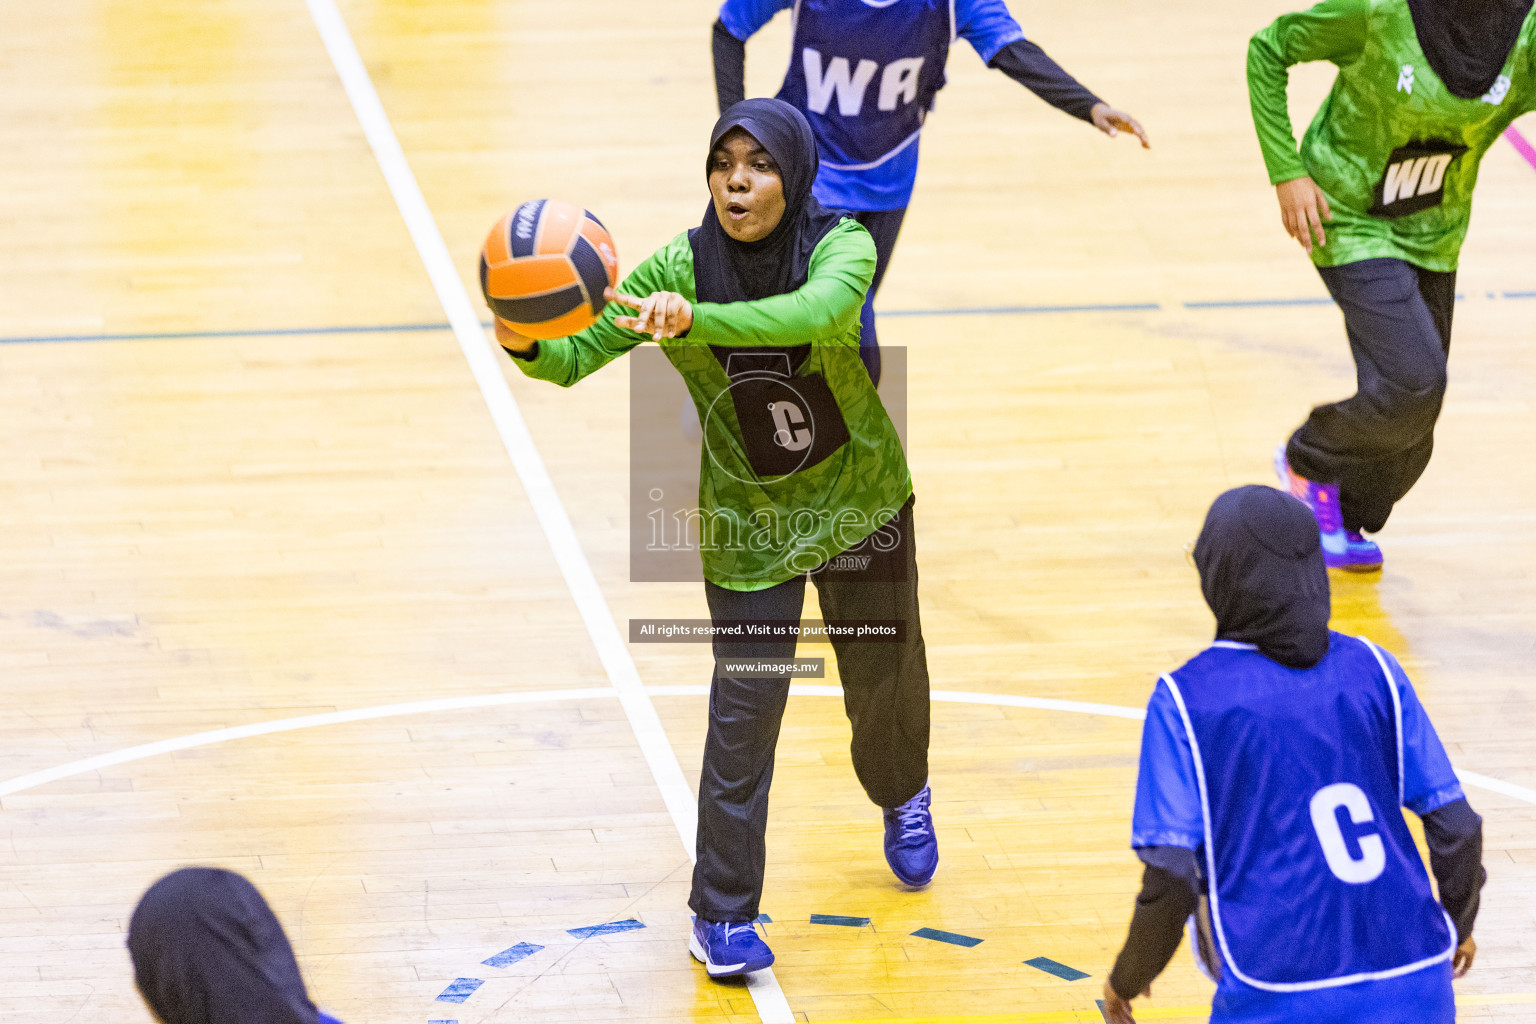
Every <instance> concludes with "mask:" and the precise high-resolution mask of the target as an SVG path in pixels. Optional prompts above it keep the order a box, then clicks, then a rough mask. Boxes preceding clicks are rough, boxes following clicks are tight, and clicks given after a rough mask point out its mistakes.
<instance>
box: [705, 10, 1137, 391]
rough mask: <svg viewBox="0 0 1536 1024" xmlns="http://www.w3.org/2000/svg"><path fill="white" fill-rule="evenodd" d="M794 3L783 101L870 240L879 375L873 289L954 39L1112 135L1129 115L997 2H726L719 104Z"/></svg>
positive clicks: (824, 195) (829, 202)
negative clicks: (804, 123) (1030, 36)
mask: <svg viewBox="0 0 1536 1024" xmlns="http://www.w3.org/2000/svg"><path fill="white" fill-rule="evenodd" d="M790 8H793V10H794V48H793V53H792V56H791V57H790V61H789V70H788V72H787V73H786V74H785V76H784V85H783V87H782V88H780V90H779V99H781V100H785V101H787V102H789V103H792V104H794V105H795V106H796V107H798V108H799V109H800V111H801V113H803V114H804V115H805V116H806V119H807V120H808V121H810V123H811V130H812V131H813V132H814V133H815V135H816V143H817V148H818V150H819V151H820V157H821V173H820V174H819V176H818V177H817V179H816V188H815V194H816V198H817V199H818V200H819V201H820V202H821V204H822V205H823V206H826V207H827V208H829V209H840V210H851V211H853V212H854V213H855V215H856V217H857V219H858V221H859V223H861V224H863V225H864V227H865V228H867V229H868V230H869V233H870V235H871V236H873V238H874V241H875V254H876V263H875V276H874V280H873V282H872V283H871V284H870V286H869V293H868V295H867V296H866V297H865V301H864V309H863V311H862V314H861V318H860V322H861V328H862V330H861V337H860V346H859V347H860V355H861V356H862V357H863V359H864V364H865V366H867V367H868V368H869V372H870V376H871V377H872V378H873V379H874V380H875V382H876V383H877V384H878V383H879V381H880V349H879V347H878V345H877V344H876V341H875V315H874V300H875V292H876V291H878V290H879V288H880V282H881V280H882V279H883V278H884V276H885V269H886V266H887V264H888V263H889V262H890V258H891V250H892V249H893V248H894V247H895V245H896V235H897V233H898V232H899V231H900V230H901V222H902V218H903V217H904V216H905V215H906V212H907V203H908V200H909V199H910V198H911V196H912V184H913V182H914V181H915V180H916V177H917V149H918V139H919V136H920V135H921V134H922V130H923V121H924V119H925V118H926V117H927V116H928V111H929V110H931V109H932V108H933V100H934V96H935V95H936V94H937V93H938V91H939V90H940V89H941V88H943V86H944V65H945V63H946V61H947V60H948V59H949V48H950V46H951V45H952V44H953V43H954V41H955V40H956V39H957V38H964V39H965V40H967V41H968V42H969V43H970V44H971V45H972V46H973V47H975V49H976V52H977V53H978V54H979V55H980V56H981V59H982V60H983V61H985V62H986V63H987V66H989V67H993V68H997V69H998V70H999V71H1002V72H1003V73H1004V74H1006V75H1008V76H1009V77H1010V78H1012V79H1014V80H1015V81H1018V82H1020V83H1021V84H1023V85H1024V86H1026V87H1028V88H1029V89H1031V90H1033V91H1034V92H1035V94H1036V95H1038V96H1040V97H1041V98H1042V99H1044V100H1045V101H1046V102H1048V103H1050V104H1052V105H1053V106H1055V107H1057V108H1058V109H1060V110H1063V111H1065V112H1066V113H1068V114H1071V115H1072V116H1074V117H1078V118H1081V119H1082V120H1084V121H1088V122H1090V123H1092V124H1093V125H1094V126H1096V127H1097V128H1098V129H1099V130H1100V131H1103V132H1105V133H1106V134H1108V135H1116V134H1118V133H1119V132H1122V131H1125V132H1133V133H1135V134H1136V135H1137V136H1138V137H1139V138H1140V139H1141V142H1142V145H1143V146H1146V145H1148V142H1147V137H1146V133H1145V132H1143V131H1142V128H1141V125H1139V124H1137V123H1136V121H1135V119H1134V118H1132V117H1130V116H1128V115H1126V114H1123V113H1121V112H1120V111H1118V110H1115V109H1113V108H1112V107H1110V106H1109V105H1108V104H1106V103H1104V102H1103V101H1101V100H1100V99H1099V98H1098V97H1097V96H1095V95H1094V94H1093V93H1091V92H1089V91H1088V90H1087V89H1085V88H1084V87H1083V86H1082V85H1081V84H1079V83H1078V82H1077V80H1076V79H1074V78H1073V77H1072V76H1071V75H1069V74H1067V73H1066V72H1065V71H1063V70H1062V69H1061V67H1060V66H1058V65H1057V64H1056V62H1055V61H1053V60H1051V58H1050V57H1048V56H1046V54H1045V51H1043V50H1041V49H1040V47H1038V46H1036V45H1035V44H1034V43H1031V42H1029V41H1028V40H1026V39H1025V38H1024V33H1023V31H1021V30H1020V28H1019V25H1018V23H1017V22H1016V21H1014V20H1013V15H1011V14H1010V13H1009V12H1008V7H1007V4H1006V3H1004V0H725V2H724V3H722V4H721V6H720V18H719V20H718V21H716V22H715V27H714V58H715V91H716V94H717V97H718V99H719V101H720V110H721V112H722V113H723V112H724V111H725V110H726V109H727V108H728V107H730V106H731V105H732V104H734V103H737V102H739V101H740V100H742V99H743V98H745V92H746V86H745V79H744V75H745V59H746V39H747V38H748V37H749V36H751V35H753V34H754V33H755V32H757V30H758V29H760V28H762V27H763V26H764V25H766V24H767V23H768V22H769V21H770V20H771V19H772V18H773V16H774V15H775V14H777V13H778V12H779V11H782V10H786V9H790Z"/></svg>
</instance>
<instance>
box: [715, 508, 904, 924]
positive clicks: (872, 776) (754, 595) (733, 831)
mask: <svg viewBox="0 0 1536 1024" xmlns="http://www.w3.org/2000/svg"><path fill="white" fill-rule="evenodd" d="M912 504H913V502H912V499H910V498H909V499H907V503H906V505H904V506H903V507H902V509H901V512H900V514H899V515H898V516H897V517H896V518H895V519H894V520H892V521H891V528H894V530H895V532H896V534H897V536H898V537H899V540H898V541H897V543H896V544H895V546H894V547H892V548H891V550H888V551H881V550H879V547H878V546H877V545H873V544H870V543H869V542H868V541H867V540H866V541H864V542H861V543H860V544H858V545H855V547H854V548H852V549H851V550H852V551H854V552H863V553H865V554H868V555H869V556H870V559H869V562H868V564H867V565H866V566H865V567H864V568H862V569H841V568H837V567H836V566H835V562H836V561H837V560H835V559H834V563H832V564H829V565H827V566H824V567H823V568H821V569H818V570H817V571H815V572H813V573H811V574H810V576H811V579H812V580H813V581H814V582H815V584H816V591H817V594H818V596H819V597H820V598H821V611H822V615H823V616H824V617H825V618H827V619H841V620H856V621H899V622H902V623H904V624H905V627H906V629H905V636H904V637H903V639H902V642H900V643H861V642H852V641H846V640H840V639H833V640H832V650H833V652H834V653H835V654H836V655H837V672H838V676H839V677H840V678H841V679H842V683H843V706H844V710H845V711H847V713H848V720H849V722H850V724H851V725H852V727H853V741H852V743H851V746H850V752H851V753H852V755H853V771H854V774H855V775H857V776H858V779H859V783H860V784H861V785H862V786H863V787H864V792H865V793H867V794H868V795H869V798H870V800H871V801H872V802H873V803H875V804H877V805H879V806H881V807H896V806H899V805H901V804H903V803H906V802H907V801H908V800H910V799H912V797H914V796H916V795H917V793H918V791H919V790H921V789H922V788H923V786H924V785H925V784H926V783H927V781H928V731H929V719H928V655H927V651H926V649H925V648H924V646H923V627H922V623H921V621H920V620H919V618H918V611H917V541H916V538H915V536H914V534H913V529H912ZM704 593H705V596H706V597H707V598H708V599H709V614H710V618H711V619H712V620H713V621H714V622H715V623H716V624H717V625H721V624H724V623H727V622H751V621H758V622H761V621H764V620H771V621H779V622H786V621H787V622H799V621H800V612H801V609H802V607H803V605H804V602H805V577H804V576H796V577H795V578H794V579H791V580H788V581H786V582H784V583H780V584H779V585H778V586H774V587H769V588H768V589H766V590H750V591H741V590H728V589H726V588H725V587H719V586H716V585H715V584H713V583H710V582H707V581H706V582H705V584H704ZM794 654H795V641H794V640H793V639H790V640H755V641H746V642H736V643H723V642H717V643H716V644H715V657H716V659H717V662H716V664H717V666H718V664H719V659H735V658H791V657H794ZM709 691H710V692H709V732H708V733H707V735H706V736H705V740H704V766H703V768H702V770H701V771H700V773H699V833H698V842H697V860H696V863H695V865H694V869H693V892H692V894H691V895H690V896H689V898H688V905H689V906H690V907H692V908H693V911H694V913H696V914H698V915H699V916H700V917H702V918H703V919H704V920H706V921H730V922H746V921H753V920H756V918H757V915H758V901H759V900H760V899H761V898H762V895H763V870H764V866H765V861H766V835H767V831H768V790H769V788H770V786H771V784H772V782H773V754H774V748H775V747H776V746H777V744H778V741H779V723H780V722H781V721H782V720H783V718H784V707H785V704H786V703H787V701H788V700H789V681H788V680H787V679H784V680H780V679H756V678H734V677H731V676H725V675H721V674H720V672H719V670H718V667H717V669H716V671H715V673H714V676H713V678H712V679H711V680H710V687H709ZM874 842H875V840H874V838H873V837H871V844H872V845H873V843H874Z"/></svg>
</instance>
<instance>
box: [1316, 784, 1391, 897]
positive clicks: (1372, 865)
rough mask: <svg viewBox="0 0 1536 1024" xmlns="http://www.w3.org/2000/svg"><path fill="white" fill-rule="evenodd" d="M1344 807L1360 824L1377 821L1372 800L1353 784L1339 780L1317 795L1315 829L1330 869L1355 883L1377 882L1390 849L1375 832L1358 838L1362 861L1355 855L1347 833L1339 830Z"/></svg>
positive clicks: (1352, 883)
mask: <svg viewBox="0 0 1536 1024" xmlns="http://www.w3.org/2000/svg"><path fill="white" fill-rule="evenodd" d="M1340 807H1342V808H1344V809H1345V810H1346V811H1348V812H1349V820H1350V821H1352V822H1354V823H1355V824H1356V825H1361V824H1364V823H1365V822H1368V821H1375V820H1376V818H1375V815H1374V814H1372V813H1371V802H1370V800H1368V799H1367V798H1366V795H1365V793H1364V792H1363V791H1362V790H1361V789H1360V787H1359V786H1356V785H1354V784H1353V783H1349V782H1335V783H1334V784H1333V785H1331V786H1324V787H1323V788H1322V789H1320V790H1318V791H1317V792H1316V793H1314V794H1313V796H1312V805H1311V811H1312V828H1313V830H1314V831H1315V832H1316V833H1317V841H1318V842H1319V843H1321V844H1322V846H1323V856H1324V857H1326V858H1327V860H1328V870H1330V871H1332V872H1333V873H1334V874H1335V875H1336V876H1338V878H1339V880H1340V881H1343V882H1348V883H1350V884H1351V885H1364V884H1365V883H1366V882H1372V881H1375V880H1376V879H1377V878H1378V877H1380V875H1381V873H1382V871H1383V870H1385V868H1386V866H1387V850H1386V847H1385V846H1383V845H1382V842H1381V836H1380V835H1379V834H1378V833H1375V832H1369V833H1366V834H1365V835H1362V836H1360V837H1359V838H1358V839H1357V840H1356V841H1357V842H1358V843H1359V845H1360V857H1359V859H1358V860H1357V859H1356V858H1354V857H1351V856H1350V854H1349V846H1348V845H1347V844H1346V843H1345V842H1344V833H1343V832H1342V831H1341V830H1340V829H1339V819H1338V814H1337V811H1338V809H1339V808H1340Z"/></svg>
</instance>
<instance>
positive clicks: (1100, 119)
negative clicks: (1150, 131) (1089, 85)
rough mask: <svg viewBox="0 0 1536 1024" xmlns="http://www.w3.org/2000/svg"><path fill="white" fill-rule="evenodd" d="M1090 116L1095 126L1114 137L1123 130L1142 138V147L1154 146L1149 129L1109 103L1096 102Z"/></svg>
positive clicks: (1149, 147) (1089, 113)
mask: <svg viewBox="0 0 1536 1024" xmlns="http://www.w3.org/2000/svg"><path fill="white" fill-rule="evenodd" d="M1088 116H1089V117H1092V118H1093V126H1094V127H1095V128H1097V129H1098V130H1099V131H1101V132H1103V133H1104V134H1105V135H1108V136H1109V137H1110V138H1114V137H1115V136H1116V135H1119V134H1120V133H1121V132H1130V133H1131V134H1132V135H1134V136H1136V137H1137V138H1138V139H1140V140H1141V148H1142V149H1151V148H1152V140H1151V139H1149V138H1147V130H1146V129H1145V128H1143V127H1142V126H1141V123H1140V122H1139V121H1137V120H1136V119H1135V118H1134V117H1132V116H1131V115H1130V114H1127V113H1125V112H1124V111H1122V110H1116V109H1115V108H1114V107H1112V106H1110V105H1109V104H1108V103H1095V104H1094V105H1093V109H1092V110H1091V111H1089V112H1088Z"/></svg>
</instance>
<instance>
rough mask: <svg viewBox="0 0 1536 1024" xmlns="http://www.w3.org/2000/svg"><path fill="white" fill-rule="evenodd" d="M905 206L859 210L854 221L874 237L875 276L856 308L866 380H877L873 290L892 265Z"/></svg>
mask: <svg viewBox="0 0 1536 1024" xmlns="http://www.w3.org/2000/svg"><path fill="white" fill-rule="evenodd" d="M906 215H907V208H906V207H902V208H901V209H899V210H861V211H859V212H858V213H855V214H854V215H853V217H854V220H857V221H858V222H859V223H860V224H862V225H864V229H865V230H866V231H868V232H869V235H870V237H871V238H873V239H874V240H875V277H874V280H872V281H870V283H869V291H868V292H866V293H865V294H864V308H863V309H862V310H860V311H859V358H860V359H862V360H864V368H865V369H866V370H868V371H869V379H870V380H872V381H874V382H875V383H876V384H879V383H880V343H879V341H878V340H877V339H876V337H875V293H876V292H878V291H879V290H880V282H881V281H883V280H885V268H886V267H888V266H890V265H891V253H892V252H894V251H895V249H896V236H897V235H899V234H900V233H901V222H902V219H903V218H905V217H906Z"/></svg>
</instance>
